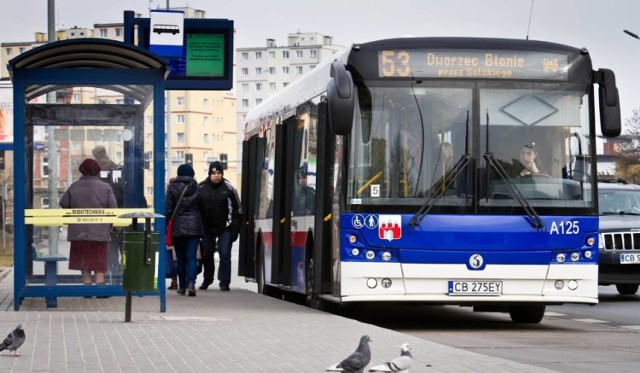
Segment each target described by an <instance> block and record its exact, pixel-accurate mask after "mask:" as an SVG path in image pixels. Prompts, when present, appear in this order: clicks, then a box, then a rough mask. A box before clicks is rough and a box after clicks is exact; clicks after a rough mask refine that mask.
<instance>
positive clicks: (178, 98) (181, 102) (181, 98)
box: [176, 97, 184, 106]
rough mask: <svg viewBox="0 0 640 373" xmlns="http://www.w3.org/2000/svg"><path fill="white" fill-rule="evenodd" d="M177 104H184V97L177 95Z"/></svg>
mask: <svg viewBox="0 0 640 373" xmlns="http://www.w3.org/2000/svg"><path fill="white" fill-rule="evenodd" d="M176 105H178V106H184V97H176Z"/></svg>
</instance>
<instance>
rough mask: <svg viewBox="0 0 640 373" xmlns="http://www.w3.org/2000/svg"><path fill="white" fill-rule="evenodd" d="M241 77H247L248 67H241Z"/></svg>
mask: <svg viewBox="0 0 640 373" xmlns="http://www.w3.org/2000/svg"><path fill="white" fill-rule="evenodd" d="M242 75H244V76H247V75H249V68H248V67H243V68H242Z"/></svg>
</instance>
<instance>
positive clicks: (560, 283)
mask: <svg viewBox="0 0 640 373" xmlns="http://www.w3.org/2000/svg"><path fill="white" fill-rule="evenodd" d="M555 286H556V290H562V288H564V281H562V280H556V283H555Z"/></svg>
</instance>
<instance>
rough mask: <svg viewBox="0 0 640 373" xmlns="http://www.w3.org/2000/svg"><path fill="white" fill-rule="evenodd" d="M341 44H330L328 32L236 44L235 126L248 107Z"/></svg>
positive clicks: (323, 58) (321, 59)
mask: <svg viewBox="0 0 640 373" xmlns="http://www.w3.org/2000/svg"><path fill="white" fill-rule="evenodd" d="M343 48H344V47H342V46H339V45H334V44H333V38H332V37H331V36H326V35H323V34H320V33H318V32H304V33H302V32H296V33H291V34H289V35H288V37H287V45H285V46H278V45H277V44H276V41H275V40H274V39H266V44H265V45H264V46H262V47H252V48H237V49H236V85H235V87H236V96H237V104H238V105H237V106H238V108H237V114H238V117H237V120H238V126H239V128H241V127H242V123H243V122H244V119H245V117H246V115H247V113H248V112H249V111H250V110H251V109H252V108H254V107H255V106H257V105H259V104H260V103H261V102H262V101H263V100H265V99H267V98H268V97H269V96H271V95H272V94H274V93H275V92H276V91H278V90H279V89H281V88H283V87H286V86H287V85H288V84H289V83H291V82H293V81H295V80H296V79H298V78H299V77H301V76H302V75H304V74H305V73H307V72H309V71H310V70H312V69H313V68H314V67H316V65H317V64H318V63H320V61H323V60H325V59H327V58H329V57H331V56H332V55H333V54H334V53H336V52H338V51H340V50H342V49H343Z"/></svg>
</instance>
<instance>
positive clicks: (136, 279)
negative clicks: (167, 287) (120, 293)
mask: <svg viewBox="0 0 640 373" xmlns="http://www.w3.org/2000/svg"><path fill="white" fill-rule="evenodd" d="M146 234H148V235H149V240H150V242H149V243H150V244H149V246H148V247H147V250H148V251H147V250H145V241H144V238H145V235H146ZM157 251H158V233H154V232H150V233H145V232H124V254H123V258H122V289H123V290H124V291H127V292H129V291H155V290H156V286H157V283H156V278H155V277H156V252H157Z"/></svg>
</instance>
